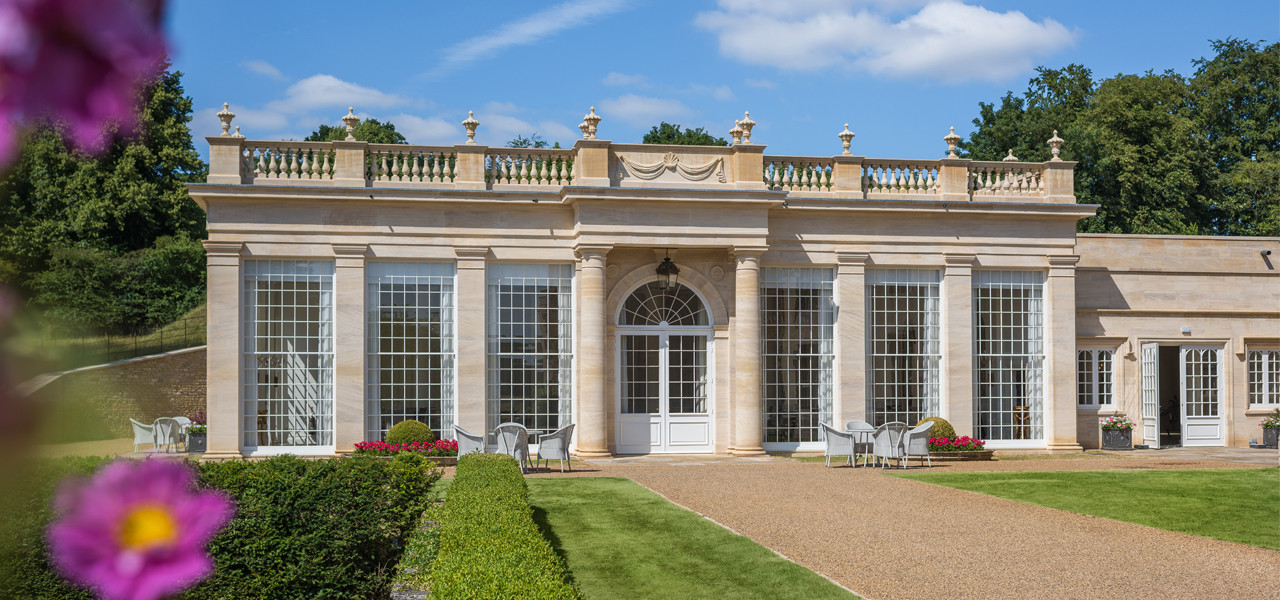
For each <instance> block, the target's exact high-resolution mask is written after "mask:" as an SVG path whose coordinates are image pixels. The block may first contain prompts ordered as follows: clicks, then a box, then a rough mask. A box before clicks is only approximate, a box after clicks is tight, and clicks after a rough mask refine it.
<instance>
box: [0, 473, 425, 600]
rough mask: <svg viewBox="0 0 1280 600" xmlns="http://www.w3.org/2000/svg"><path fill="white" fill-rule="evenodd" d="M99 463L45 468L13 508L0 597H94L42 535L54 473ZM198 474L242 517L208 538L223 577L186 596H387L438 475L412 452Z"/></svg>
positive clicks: (0, 547) (283, 599)
mask: <svg viewBox="0 0 1280 600" xmlns="http://www.w3.org/2000/svg"><path fill="white" fill-rule="evenodd" d="M103 460H104V459H96V460H83V459H78V460H74V461H57V462H54V463H52V464H46V465H44V466H43V467H42V468H41V470H40V471H41V472H40V473H39V474H38V475H37V476H35V477H33V481H32V482H31V485H32V487H30V488H27V489H29V490H31V491H32V492H33V493H30V494H23V495H22V499H21V500H18V501H16V502H15V503H14V504H12V505H10V504H8V503H6V505H5V506H4V508H5V509H6V513H8V514H0V520H4V521H9V522H8V523H5V524H4V525H0V527H4V529H3V533H4V536H5V537H4V539H3V540H0V552H2V553H3V554H0V563H3V566H0V598H5V599H9V598H13V599H17V600H26V599H33V600H34V599H37V598H39V599H42V600H43V599H53V600H64V599H67V600H69V599H80V598H83V599H85V600H89V599H91V598H92V595H91V594H89V593H87V592H84V591H82V590H79V589H77V588H73V587H71V586H68V585H66V584H64V583H62V581H61V579H60V578H59V577H58V576H57V574H56V573H55V572H53V571H52V569H51V568H50V566H49V564H48V561H47V559H46V558H45V552H46V550H45V544H44V528H45V526H46V525H47V523H48V521H49V519H50V518H51V517H52V511H51V509H50V507H49V499H50V497H51V495H52V493H53V490H54V489H55V486H56V484H57V479H58V475H60V474H62V473H66V472H82V473H88V472H91V471H92V470H93V469H94V468H96V467H97V466H98V465H100V464H101V463H102V462H103ZM197 468H198V470H199V474H200V485H203V486H211V487H216V488H219V489H222V490H224V491H226V492H227V493H228V494H230V495H231V497H232V498H233V499H234V500H235V502H236V516H235V518H234V519H232V521H231V523H230V524H228V525H227V527H226V528H225V529H223V530H222V532H221V533H219V534H218V535H217V537H215V538H214V539H213V541H212V542H210V544H209V550H210V553H211V554H212V556H213V559H214V562H215V563H216V565H217V567H216V571H215V573H214V575H213V576H212V577H210V578H209V579H207V580H205V582H203V583H201V584H200V585H199V586H197V587H195V588H193V589H191V590H189V591H188V592H187V593H186V594H183V595H182V598H190V599H195V598H200V599H204V598H217V599H228V600H238V599H242V598H243V599H250V598H253V599H259V598H271V599H273V600H276V599H280V600H293V599H297V600H302V599H307V600H311V599H315V598H334V599H336V598H343V599H346V598H373V599H378V598H388V597H389V596H390V590H391V580H392V576H393V575H394V572H395V568H396V566H397V563H398V562H399V560H400V557H401V554H402V553H403V551H404V545H403V543H401V542H402V540H403V538H405V537H406V536H407V535H408V534H409V533H411V532H412V531H413V528H414V527H415V526H416V524H417V521H418V518H419V516H420V515H421V514H422V512H423V510H424V509H425V508H426V506H427V505H428V504H429V503H430V501H431V498H432V495H431V494H430V487H431V485H432V484H433V483H435V482H436V481H437V480H438V479H439V478H440V470H439V469H437V468H435V466H434V463H430V462H428V461H427V460H426V459H424V458H423V457H422V456H419V455H416V454H403V455H398V456H396V458H395V459H393V460H390V461H385V460H378V459H375V458H352V459H324V460H305V459H299V458H294V457H277V458H272V459H269V460H263V461H226V462H209V463H204V464H201V465H198V467H197ZM9 509H13V510H9Z"/></svg>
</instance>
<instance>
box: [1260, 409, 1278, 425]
mask: <svg viewBox="0 0 1280 600" xmlns="http://www.w3.org/2000/svg"><path fill="white" fill-rule="evenodd" d="M1259 425H1261V426H1262V428H1263V429H1280V408H1277V409H1276V410H1275V412H1273V413H1271V414H1269V415H1267V416H1265V417H1262V422H1261V423H1259Z"/></svg>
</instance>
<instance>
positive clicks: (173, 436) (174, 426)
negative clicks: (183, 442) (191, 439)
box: [151, 417, 182, 452]
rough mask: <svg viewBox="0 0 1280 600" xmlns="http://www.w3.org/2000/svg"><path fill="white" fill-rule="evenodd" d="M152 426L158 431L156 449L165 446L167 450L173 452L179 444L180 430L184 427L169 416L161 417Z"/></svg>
mask: <svg viewBox="0 0 1280 600" xmlns="http://www.w3.org/2000/svg"><path fill="white" fill-rule="evenodd" d="M151 426H152V427H154V428H155V431H156V450H159V449H160V446H164V451H165V452H173V451H174V446H176V445H177V444H178V435H179V434H178V430H179V429H182V426H181V425H179V424H178V422H177V421H175V420H174V419H171V418H169V417H160V418H159V419H156V421H155V423H152V424H151Z"/></svg>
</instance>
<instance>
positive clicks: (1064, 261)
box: [1049, 254, 1080, 277]
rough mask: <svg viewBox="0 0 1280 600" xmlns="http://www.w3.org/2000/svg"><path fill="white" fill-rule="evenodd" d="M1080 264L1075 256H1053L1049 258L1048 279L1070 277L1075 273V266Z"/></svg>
mask: <svg viewBox="0 0 1280 600" xmlns="http://www.w3.org/2000/svg"><path fill="white" fill-rule="evenodd" d="M1079 262H1080V256H1079V255H1077V254H1065V255H1054V256H1050V257H1049V276H1050V277H1072V276H1074V275H1075V272H1076V264H1077V263H1079Z"/></svg>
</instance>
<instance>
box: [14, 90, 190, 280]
mask: <svg viewBox="0 0 1280 600" xmlns="http://www.w3.org/2000/svg"><path fill="white" fill-rule="evenodd" d="M181 77H182V74H181V73H179V72H176V71H175V72H168V71H166V72H165V73H163V74H162V75H161V76H160V77H159V78H158V79H157V81H156V82H155V83H153V84H151V85H150V86H148V87H147V88H146V89H145V91H144V92H143V101H142V103H141V110H140V113H141V114H140V116H139V122H140V135H139V136H138V137H137V138H136V139H119V140H116V141H115V142H113V143H112V145H111V146H110V147H109V148H108V149H107V150H106V151H105V152H104V153H103V154H102V155H101V156H100V157H98V158H93V157H89V156H86V155H84V154H82V153H80V152H77V151H75V150H72V149H69V148H68V147H67V145H66V144H65V143H64V142H63V141H62V137H61V136H60V135H58V131H59V128H60V127H61V125H60V124H59V123H56V122H52V123H43V124H41V125H40V126H38V127H36V128H35V129H33V130H32V131H28V132H27V133H26V134H25V136H24V139H23V152H22V157H21V158H20V159H19V161H18V162H17V163H16V164H15V165H14V167H13V168H12V169H11V170H10V171H9V172H8V173H7V174H6V175H5V177H4V179H3V180H0V276H3V277H4V278H5V281H6V282H7V283H10V284H14V285H16V286H18V287H19V288H20V289H22V290H23V291H24V292H27V293H30V292H31V291H32V280H33V278H34V277H35V276H36V275H37V274H38V273H40V272H42V271H43V270H44V269H45V266H46V264H47V263H48V261H49V259H50V257H51V256H52V255H53V253H54V252H55V250H57V249H73V248H76V249H92V250H99V251H102V252H107V253H112V254H121V253H126V252H130V251H134V250H141V249H144V248H149V247H151V246H153V244H154V243H155V241H156V240H157V239H158V238H160V237H162V236H169V235H186V236H187V237H190V238H192V239H197V238H201V237H204V211H202V210H201V209H200V207H199V206H197V205H196V203H195V202H194V201H192V200H191V198H190V196H188V195H187V190H186V188H185V187H184V184H185V183H187V182H194V181H202V180H204V177H205V173H206V166H205V164H204V162H203V161H201V160H200V156H199V154H197V153H196V150H195V147H194V146H193V145H192V141H191V131H190V129H189V127H188V125H187V124H188V123H189V122H190V121H191V99H190V98H187V97H185V96H183V89H182V84H181Z"/></svg>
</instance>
